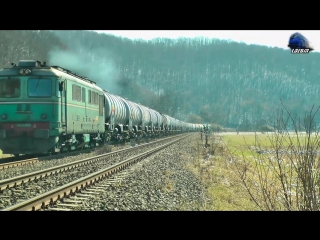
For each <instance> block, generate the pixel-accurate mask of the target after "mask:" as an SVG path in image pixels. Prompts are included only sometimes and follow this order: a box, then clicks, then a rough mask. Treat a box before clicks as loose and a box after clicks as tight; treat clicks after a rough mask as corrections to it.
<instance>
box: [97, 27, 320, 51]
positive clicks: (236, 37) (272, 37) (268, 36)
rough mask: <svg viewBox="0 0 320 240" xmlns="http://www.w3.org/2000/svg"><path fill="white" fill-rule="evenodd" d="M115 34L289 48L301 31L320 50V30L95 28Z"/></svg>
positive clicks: (129, 36) (131, 36) (148, 38)
mask: <svg viewBox="0 0 320 240" xmlns="http://www.w3.org/2000/svg"><path fill="white" fill-rule="evenodd" d="M95 31H97V32H100V33H101V32H104V33H107V34H112V35H115V36H121V37H127V38H130V39H139V38H140V39H145V40H150V39H153V38H157V37H165V38H179V37H189V38H193V37H198V36H203V37H209V38H219V39H226V40H227V39H230V40H233V41H237V42H244V43H247V44H258V45H264V46H269V47H280V48H284V49H288V47H287V45H288V40H289V37H290V35H291V34H292V33H295V32H300V33H301V34H302V35H304V36H305V37H306V38H307V39H309V41H310V42H311V45H312V46H313V47H314V49H315V51H316V52H320V31H319V30H269V31H266V30H250V31H249V30H232V31H231V30H95Z"/></svg>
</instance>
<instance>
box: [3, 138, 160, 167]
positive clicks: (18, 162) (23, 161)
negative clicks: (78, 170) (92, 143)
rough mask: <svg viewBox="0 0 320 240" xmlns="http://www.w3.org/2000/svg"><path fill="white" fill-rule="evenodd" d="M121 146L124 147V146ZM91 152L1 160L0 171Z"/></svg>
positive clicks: (90, 150) (86, 150) (85, 150)
mask: <svg viewBox="0 0 320 240" xmlns="http://www.w3.org/2000/svg"><path fill="white" fill-rule="evenodd" d="M163 139H165V138H163ZM149 140H150V139H149ZM139 144H140V143H139ZM142 144H143V143H142ZM110 146H112V145H110ZM121 146H122V145H121ZM123 146H125V144H124V145H123ZM127 146H128V145H127ZM102 147H103V146H102ZM96 149H99V147H97V148H96ZM93 151H94V150H93V149H84V150H80V151H72V152H66V153H59V154H54V155H41V156H39V157H32V158H29V159H28V158H25V157H24V156H19V157H8V158H3V159H1V161H0V170H3V169H6V168H13V167H19V166H23V165H27V164H33V163H37V162H39V161H43V160H50V159H52V158H57V157H58V158H63V157H68V156H75V155H80V154H84V153H90V152H93Z"/></svg>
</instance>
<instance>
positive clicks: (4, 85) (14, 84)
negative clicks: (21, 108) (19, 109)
mask: <svg viewBox="0 0 320 240" xmlns="http://www.w3.org/2000/svg"><path fill="white" fill-rule="evenodd" d="M0 97H1V98H19V97H20V79H19V78H0Z"/></svg>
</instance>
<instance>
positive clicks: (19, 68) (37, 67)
mask: <svg viewBox="0 0 320 240" xmlns="http://www.w3.org/2000/svg"><path fill="white" fill-rule="evenodd" d="M11 66H12V67H8V68H4V69H1V70H0V76H10V75H11V76H12V75H27V74H30V73H32V75H39V76H59V75H60V74H57V73H56V72H55V71H52V70H53V69H56V70H58V71H60V72H61V73H65V74H67V75H70V76H73V77H75V78H77V79H81V80H82V81H85V82H88V83H91V84H96V83H95V82H94V81H92V80H90V79H89V78H87V77H84V76H81V75H78V74H76V73H74V72H72V71H70V70H68V69H65V68H63V67H60V66H47V65H46V62H43V63H41V62H40V61H37V60H20V61H19V63H18V65H16V64H15V63H11ZM28 70H30V72H29V73H28V72H25V71H28Z"/></svg>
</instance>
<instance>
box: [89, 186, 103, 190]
mask: <svg viewBox="0 0 320 240" xmlns="http://www.w3.org/2000/svg"><path fill="white" fill-rule="evenodd" d="M99 186H100V185H99ZM90 189H97V190H99V189H101V190H104V189H105V188H104V187H91V188H90Z"/></svg>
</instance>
